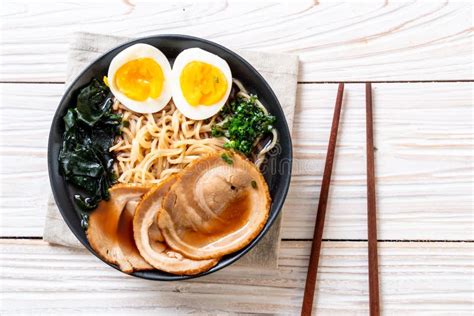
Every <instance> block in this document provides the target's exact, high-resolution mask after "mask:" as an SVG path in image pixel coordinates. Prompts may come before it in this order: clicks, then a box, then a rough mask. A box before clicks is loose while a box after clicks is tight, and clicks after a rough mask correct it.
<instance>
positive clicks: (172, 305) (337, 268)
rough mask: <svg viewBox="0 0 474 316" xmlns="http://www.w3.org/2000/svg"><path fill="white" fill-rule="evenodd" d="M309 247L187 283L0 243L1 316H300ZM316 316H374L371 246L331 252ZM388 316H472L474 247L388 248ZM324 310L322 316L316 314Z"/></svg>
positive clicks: (384, 252) (349, 245)
mask: <svg viewBox="0 0 474 316" xmlns="http://www.w3.org/2000/svg"><path fill="white" fill-rule="evenodd" d="M309 250H310V243H309V242H295V241H291V242H289V241H285V242H283V243H282V247H281V257H280V268H279V269H278V270H255V269H248V268H242V267H237V266H232V267H229V268H226V269H225V270H222V271H219V272H217V273H215V274H213V275H209V276H206V277H203V278H199V279H196V280H192V281H186V282H152V281H147V280H140V279H136V278H132V277H129V276H126V275H124V274H121V273H120V272H118V271H115V270H113V269H111V268H110V267H108V266H106V265H105V264H103V263H102V262H100V261H99V260H98V259H97V258H95V257H93V256H92V255H90V254H89V253H87V252H85V251H79V250H71V249H68V248H64V247H52V246H48V245H47V244H45V243H44V242H42V241H40V240H37V241H27V240H17V241H15V240H11V241H5V240H3V241H1V242H0V264H1V266H2V269H1V271H0V274H1V286H0V287H1V291H2V294H1V300H2V303H3V304H1V307H0V313H1V314H2V315H18V314H25V313H27V314H35V315H38V314H53V313H60V314H70V313H78V312H81V313H87V314H89V315H91V314H116V313H119V314H127V313H131V312H134V313H137V312H140V313H145V314H152V313H154V315H156V314H157V313H162V314H166V315H171V314H187V313H189V314H198V315H202V314H213V315H214V314H218V315H223V314H224V315H225V314H231V313H251V314H253V313H262V314H264V313H267V314H286V315H295V314H297V313H299V310H300V304H301V300H302V295H303V287H304V278H305V274H306V266H307V263H308V254H309ZM322 250H323V251H322V257H321V266H320V274H319V278H320V279H319V282H318V289H317V294H316V295H317V296H316V300H317V302H316V304H315V309H314V315H347V314H351V315H367V313H368V307H369V305H368V287H367V245H366V243H364V242H325V243H323V249H322ZM380 257H381V261H380V272H381V281H382V284H381V299H382V302H383V313H384V315H395V314H398V315H415V314H416V315H453V314H456V315H470V314H471V312H472V304H473V303H474V301H473V297H472V288H473V286H474V283H473V282H474V281H473V279H472V273H473V269H474V265H473V262H474V245H473V244H472V243H431V244H423V243H381V245H380ZM316 308H317V309H316Z"/></svg>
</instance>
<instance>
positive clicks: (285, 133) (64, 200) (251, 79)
mask: <svg viewBox="0 0 474 316" xmlns="http://www.w3.org/2000/svg"><path fill="white" fill-rule="evenodd" d="M137 43H146V44H150V45H153V46H155V47H157V48H159V49H160V50H161V51H162V52H163V53H164V54H165V55H166V56H167V57H168V58H169V60H170V61H173V60H174V59H175V58H176V56H177V55H178V54H179V53H180V52H181V51H183V50H184V49H187V48H192V47H199V48H202V49H204V50H207V51H209V52H211V53H214V54H216V55H218V56H220V57H222V58H223V59H225V60H226V61H227V62H228V64H229V66H230V68H231V70H232V75H233V77H234V78H237V79H240V80H241V81H242V83H243V84H244V85H245V87H246V88H248V90H249V91H250V92H251V93H254V94H257V95H258V97H259V100H261V102H262V103H263V104H264V105H265V106H266V107H267V109H268V110H269V112H270V113H272V114H273V115H275V116H276V118H277V123H276V126H275V127H276V128H277V130H278V133H279V145H278V146H277V147H276V148H275V149H274V150H273V151H272V152H271V153H270V155H269V156H268V159H267V162H266V163H265V165H264V166H263V169H262V170H263V174H264V176H265V179H266V180H267V183H268V185H269V188H270V195H271V197H272V205H271V210H270V216H269V218H268V221H267V223H266V224H265V227H264V228H263V230H262V231H261V232H260V234H259V235H258V236H257V237H256V238H255V239H254V240H253V241H252V242H251V243H250V244H248V245H247V246H246V247H245V248H243V249H241V250H239V251H237V252H234V253H232V254H229V255H227V256H224V257H223V258H222V259H221V260H220V262H219V263H218V264H217V265H216V266H214V267H213V268H211V269H210V270H208V271H206V272H204V273H201V274H198V275H195V276H180V275H172V274H169V273H166V272H161V271H144V272H134V273H132V275H134V276H137V277H141V278H145V279H150V280H163V281H170V280H185V279H190V278H194V277H197V276H203V275H206V274H210V273H213V272H215V271H218V270H220V269H222V268H224V267H226V266H228V265H230V264H232V263H234V262H235V261H237V260H238V259H239V258H241V257H242V256H243V255H244V254H245V253H247V252H248V251H249V250H250V249H252V248H253V247H254V246H255V245H256V244H257V243H258V242H259V241H260V240H261V239H262V237H263V236H264V235H265V233H266V232H267V231H268V230H269V228H270V226H271V225H272V224H273V222H274V221H275V219H276V218H277V216H278V214H279V213H280V211H281V208H282V206H283V202H284V200H285V197H286V194H287V192H288V187H289V185H290V178H291V164H292V147H291V138H290V131H289V129H288V125H287V123H286V119H285V115H284V114H283V110H282V108H281V105H280V103H279V102H278V99H277V97H276V96H275V94H274V93H273V91H272V89H271V88H270V86H269V85H268V83H267V82H266V81H265V80H264V79H263V77H262V76H261V75H260V74H259V73H258V72H257V70H255V68H253V67H252V66H251V65H250V64H249V63H248V62H247V61H245V60H244V59H243V58H242V57H240V56H239V55H237V54H236V53H234V52H232V51H231V50H229V49H227V48H225V47H223V46H221V45H218V44H216V43H213V42H210V41H207V40H203V39H200V38H196V37H191V36H183V35H160V36H151V37H146V38H141V39H136V40H133V41H130V42H127V43H125V44H123V45H120V46H118V47H116V48H114V49H112V50H111V51H109V52H107V53H106V54H104V55H103V56H101V57H100V58H98V59H97V60H96V61H94V62H93V63H92V64H91V65H89V67H87V68H86V69H85V70H84V71H83V72H82V73H81V74H80V75H79V76H78V77H77V78H76V80H74V82H72V84H71V85H70V86H69V88H68V89H67V91H66V92H65V94H64V96H63V98H62V100H61V102H60V103H59V107H58V109H57V110H56V113H55V115H54V118H53V122H52V125H51V131H50V134H49V143H48V170H49V179H50V182H51V187H52V190H53V194H54V199H55V201H56V204H57V205H58V208H59V210H60V211H61V214H62V216H63V218H64V220H65V221H66V223H67V225H68V226H69V228H70V229H71V230H72V232H73V233H74V235H75V236H76V237H77V239H79V241H80V242H81V243H82V244H83V245H84V246H85V247H86V248H87V249H89V251H90V252H92V253H93V254H94V255H95V256H97V257H98V258H100V256H98V255H97V253H96V252H95V251H94V250H93V249H92V248H91V246H90V245H89V242H88V241H87V237H86V234H85V232H84V230H83V229H82V228H81V223H80V222H81V221H80V218H79V216H78V209H77V206H76V205H75V203H74V200H73V195H74V193H75V192H76V189H75V188H74V187H73V186H72V185H70V184H69V183H67V182H66V181H65V179H64V177H62V175H61V174H60V172H59V167H58V155H59V150H60V148H61V143H62V135H63V132H64V124H63V120H62V117H63V116H64V114H65V113H66V111H67V109H68V108H69V107H71V106H73V105H74V102H75V98H76V96H77V93H78V92H79V89H80V88H82V87H83V86H85V85H87V84H88V83H89V82H90V80H92V78H94V77H99V78H102V76H104V75H106V74H107V70H108V67H109V64H110V61H111V60H112V58H113V57H114V56H115V55H117V54H118V53H119V52H120V51H121V50H123V49H124V48H126V47H128V46H131V45H133V44H137ZM111 266H112V267H114V268H116V269H118V268H117V267H116V266H115V265H111Z"/></svg>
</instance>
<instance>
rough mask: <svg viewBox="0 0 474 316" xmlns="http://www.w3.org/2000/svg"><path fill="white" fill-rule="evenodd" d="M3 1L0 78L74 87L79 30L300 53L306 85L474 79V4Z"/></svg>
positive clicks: (436, 1) (381, 0) (441, 1)
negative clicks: (72, 51)
mask: <svg viewBox="0 0 474 316" xmlns="http://www.w3.org/2000/svg"><path fill="white" fill-rule="evenodd" d="M251 4H252V5H249V2H238V1H236V0H230V1H225V0H217V1H210V0H206V1H199V3H195V4H193V3H192V2H191V1H172V0H167V1H160V4H159V5H158V4H156V2H154V1H141V0H138V1H133V4H131V3H130V2H128V1H118V0H108V1H100V2H97V1H94V0H71V1H62V2H57V1H51V0H49V1H48V0H41V1H28V0H6V1H2V10H1V12H0V18H1V20H2V31H1V32H2V33H1V35H2V36H1V55H0V56H1V58H0V60H1V61H0V66H1V67H0V80H3V81H46V82H51V81H59V82H63V81H64V80H65V73H66V59H67V48H68V42H69V40H70V39H71V37H72V34H73V32H75V31H89V32H101V33H105V34H114V35H122V36H131V37H141V36H148V35H156V34H170V33H182V34H189V35H195V36H200V37H204V38H207V39H209V40H212V41H216V42H218V43H220V44H223V45H226V46H228V47H230V48H240V49H251V50H261V51H268V52H281V53H289V54H298V55H299V56H300V60H301V71H300V80H301V81H323V82H327V81H363V80H369V81H370V80H372V81H373V80H381V81H387V80H397V81H400V80H430V81H431V80H465V79H474V77H473V67H474V66H473V65H474V62H473V58H472V54H473V48H472V47H473V46H472V45H473V26H472V25H473V17H472V13H473V11H472V10H473V4H472V2H470V1H454V2H452V1H445V0H434V1H431V0H426V1H407V0H396V1H385V0H378V1H357V2H348V3H341V2H340V1H332V0H322V1H310V0H308V1H291V2H290V1H289V2H283V3H281V2H280V3H279V2H278V1H253V2H252V3H251Z"/></svg>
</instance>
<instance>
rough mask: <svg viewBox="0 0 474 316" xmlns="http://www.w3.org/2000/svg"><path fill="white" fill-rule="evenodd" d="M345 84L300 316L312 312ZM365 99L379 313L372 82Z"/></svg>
mask: <svg viewBox="0 0 474 316" xmlns="http://www.w3.org/2000/svg"><path fill="white" fill-rule="evenodd" d="M343 94H344V84H343V83H340V84H339V87H338V89H337V98H336V105H335V107H334V115H333V119H332V126H331V134H330V136H329V145H328V151H327V155H326V164H325V166H324V173H323V182H322V185H321V193H320V195H319V204H318V212H317V216H316V224H315V227H314V236H313V243H312V246H311V255H310V259H309V265H308V274H307V277H306V285H305V289H304V297H303V306H302V309H301V315H302V316H308V315H311V313H312V309H313V299H314V290H315V288H316V277H317V273H318V265H319V256H320V254H321V243H322V240H323V229H324V220H325V217H326V206H327V202H328V194H329V186H330V184H331V174H332V166H333V163H334V153H335V151H336V141H337V132H338V129H339V119H340V117H341V109H342V97H343ZM365 98H366V107H365V109H366V144H367V146H366V149H367V228H368V240H369V295H370V298H369V300H370V315H371V316H378V315H380V306H379V280H378V260H377V218H376V204H375V170H374V169H375V168H374V131H373V119H372V85H371V84H370V83H366V85H365Z"/></svg>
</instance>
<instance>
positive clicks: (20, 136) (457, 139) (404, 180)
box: [0, 83, 474, 240]
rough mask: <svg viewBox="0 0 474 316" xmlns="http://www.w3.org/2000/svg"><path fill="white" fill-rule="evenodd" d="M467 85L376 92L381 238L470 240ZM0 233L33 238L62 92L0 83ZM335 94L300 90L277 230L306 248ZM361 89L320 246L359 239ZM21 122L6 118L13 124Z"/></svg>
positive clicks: (352, 88)
mask: <svg viewBox="0 0 474 316" xmlns="http://www.w3.org/2000/svg"><path fill="white" fill-rule="evenodd" d="M473 87H474V84H472V83H442V84H441V83H418V84H374V92H373V94H374V124H375V126H374V128H375V146H376V147H377V148H378V150H377V152H376V174H377V181H378V193H377V194H378V201H377V205H378V208H379V210H378V216H379V218H378V220H379V238H380V239H390V240H394V239H395V240H399V239H405V240H407V239H408V240H411V239H423V240H424V239H434V240H444V239H450V240H474V236H473V234H474V233H473V230H474V229H473V222H472V203H473V197H472V185H473V173H474V171H473V166H472V155H473V154H472V153H473V151H472V150H473V135H472V126H473V117H472V110H473V109H472V107H473V101H472V100H473V99H472V91H473ZM0 90H1V98H0V100H1V107H0V110H1V115H0V133H1V134H0V158H1V166H0V169H1V170H0V171H1V172H0V180H1V183H2V185H3V188H2V190H1V193H0V216H1V217H2V220H1V221H0V233H1V235H2V236H41V235H42V230H43V224H44V208H43V205H45V203H46V201H47V197H48V194H49V191H50V189H49V180H48V175H47V168H46V146H47V137H48V132H49V126H50V121H51V119H52V116H53V113H54V110H55V108H56V106H57V104H58V102H59V99H60V97H61V93H62V90H63V86H62V85H60V84H0ZM336 90H337V85H333V84H317V85H316V84H311V85H307V84H303V85H299V87H298V99H297V100H298V101H297V103H298V104H297V107H296V114H295V122H294V136H293V144H294V151H295V154H294V161H293V163H294V175H293V179H292V184H291V187H290V192H289V194H288V197H287V200H286V203H285V207H284V218H283V226H282V230H283V231H282V237H283V238H286V239H294V238H297V239H310V238H312V235H313V227H314V226H313V225H314V216H315V209H316V206H317V198H318V196H319V190H320V187H319V186H320V184H321V176H322V171H323V165H324V159H325V154H326V148H327V142H328V138H329V130H330V124H331V115H332V112H333V106H334V100H335V95H336ZM364 98H365V96H364V86H363V85H362V84H348V85H346V93H345V104H344V107H343V108H344V109H343V113H342V118H341V127H340V133H339V138H338V148H337V150H336V161H335V165H334V171H333V178H332V181H333V183H332V185H331V191H330V197H329V204H328V214H327V217H326V220H327V222H326V229H325V234H324V238H326V239H366V236H367V231H366V183H365V156H364V153H365V147H364V146H365V145H364V144H365V143H364V137H365V136H364V135H365V116H364V113H365V110H364V100H365V99H364ZM15 117H16V118H21V119H12V118H15Z"/></svg>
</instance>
